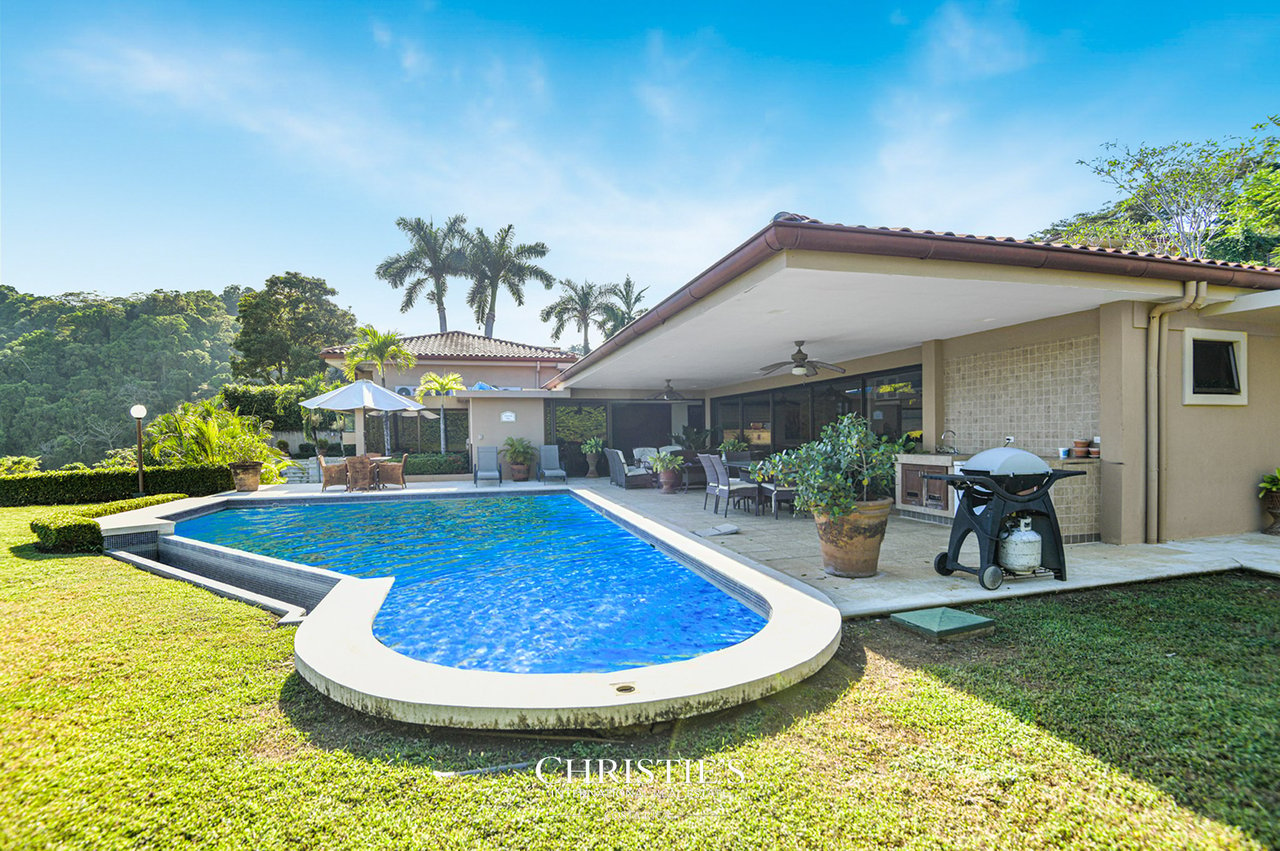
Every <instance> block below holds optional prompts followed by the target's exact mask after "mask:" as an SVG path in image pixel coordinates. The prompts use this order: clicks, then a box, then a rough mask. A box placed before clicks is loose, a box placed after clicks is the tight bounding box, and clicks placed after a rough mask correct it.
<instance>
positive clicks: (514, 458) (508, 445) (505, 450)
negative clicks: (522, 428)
mask: <svg viewBox="0 0 1280 851" xmlns="http://www.w3.org/2000/svg"><path fill="white" fill-rule="evenodd" d="M502 454H503V455H505V456H506V458H507V463H508V464H510V465H511V481H513V482H527V481H529V462H530V461H532V460H533V455H534V449H533V444H532V443H530V442H529V441H528V440H527V439H525V438H523V437H508V438H507V439H506V440H505V441H503V443H502Z"/></svg>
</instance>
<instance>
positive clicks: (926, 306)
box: [567, 268, 1168, 391]
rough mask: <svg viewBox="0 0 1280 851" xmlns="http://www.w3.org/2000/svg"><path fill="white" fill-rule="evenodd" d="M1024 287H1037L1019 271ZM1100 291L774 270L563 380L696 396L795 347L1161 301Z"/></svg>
mask: <svg viewBox="0 0 1280 851" xmlns="http://www.w3.org/2000/svg"><path fill="white" fill-rule="evenodd" d="M1026 275H1027V277H1028V278H1034V277H1039V276H1042V275H1043V273H1039V272H1038V271H1037V270H1027V271H1026ZM1101 282H1102V283H1100V284H1094V283H1092V282H1090V283H1088V284H1085V283H1080V284H1064V283H1062V282H1060V281H1058V280H1055V281H1054V282H1053V283H1052V284H1041V283H1034V282H1032V281H1029V280H1023V281H991V280H981V279H956V278H935V277H925V276H916V275H893V274H885V273H882V272H874V273H872V272H845V271H825V270H816V269H803V268H782V269H780V270H779V271H777V272H775V273H774V274H772V275H769V276H768V277H767V278H764V279H763V280H760V281H758V282H755V283H751V282H748V281H744V280H742V279H740V280H739V281H737V282H734V283H732V284H730V285H729V286H727V287H725V288H723V289H721V290H719V291H718V292H716V293H714V294H712V295H711V296H709V297H708V298H707V299H705V301H704V303H703V304H697V305H694V306H692V307H690V308H687V309H686V310H684V311H683V312H681V313H680V314H679V315H677V316H675V317H672V318H671V319H669V320H667V322H666V323H665V324H664V325H662V326H660V327H659V328H656V329H654V330H652V331H649V332H648V333H647V334H645V335H643V336H642V337H640V338H639V339H637V340H634V341H632V342H630V343H628V344H627V345H625V346H624V347H623V348H622V349H621V350H620V351H618V352H616V353H614V354H612V355H609V356H607V357H606V358H605V359H604V360H603V361H601V362H600V363H598V364H596V365H595V366H593V367H591V368H590V369H588V370H586V371H585V372H583V373H582V374H580V375H578V376H574V377H573V378H571V379H570V380H569V381H568V382H567V386H569V387H574V388H580V389H631V388H649V387H661V386H662V382H663V380H665V379H667V378H670V379H671V380H672V382H673V384H674V385H675V386H676V388H678V389H680V390H682V391H684V390H705V389H709V388H714V387H722V386H724V385H727V384H734V383H737V382H741V381H746V380H750V379H752V378H756V377H759V376H758V373H757V370H758V369H759V368H760V367H761V366H764V365H765V364H768V363H774V362H776V361H780V360H785V359H787V358H788V357H789V356H790V354H791V353H792V352H793V351H794V350H795V345H794V341H795V340H804V341H805V346H804V348H805V351H806V352H807V353H808V354H809V355H810V356H811V357H813V358H816V359H818V360H824V361H830V362H832V363H839V362H841V361H846V360H852V359H854V358H860V357H866V356H868V355H875V354H882V353H884V352H892V351H898V350H900V349H905V348H909V347H911V346H915V345H919V344H920V343H922V342H924V341H925V340H940V339H947V338H950V337H958V336H962V335H965V334H973V333H977V332H980V331H987V330H991V329H995V328H1002V327H1006V326H1009V325H1017V324H1019V323H1022V322H1030V321H1032V320H1036V319H1045V318H1048V317H1052V316H1060V315H1063V314H1067V313H1075V312H1078V311H1082V310H1090V309H1093V308H1096V307H1098V306H1099V305H1101V304H1106V303H1108V302H1112V301H1127V300H1137V301H1160V300H1164V299H1165V298H1167V297H1168V296H1167V295H1163V294H1161V295H1153V294H1154V293H1161V292H1162V289H1164V288H1162V287H1161V285H1160V284H1158V283H1153V282H1151V281H1143V280H1140V279H1134V280H1132V281H1127V280H1124V279H1116V278H1104V279H1101Z"/></svg>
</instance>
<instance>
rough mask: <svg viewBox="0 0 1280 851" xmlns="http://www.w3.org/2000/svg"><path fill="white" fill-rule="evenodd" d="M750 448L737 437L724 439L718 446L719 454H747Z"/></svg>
mask: <svg viewBox="0 0 1280 851" xmlns="http://www.w3.org/2000/svg"><path fill="white" fill-rule="evenodd" d="M750 449H751V446H750V445H749V444H748V443H747V442H746V441H745V440H742V439H740V438H737V437H726V438H725V439H724V442H722V443H721V444H720V454H721V455H723V454H724V453H726V452H747V451H748V450H750Z"/></svg>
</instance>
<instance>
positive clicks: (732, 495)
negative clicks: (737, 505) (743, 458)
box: [698, 455, 760, 517]
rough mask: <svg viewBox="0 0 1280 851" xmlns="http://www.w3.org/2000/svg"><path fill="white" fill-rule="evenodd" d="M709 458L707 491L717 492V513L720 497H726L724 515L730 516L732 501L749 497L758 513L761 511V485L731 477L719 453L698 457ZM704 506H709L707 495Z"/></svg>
mask: <svg viewBox="0 0 1280 851" xmlns="http://www.w3.org/2000/svg"><path fill="white" fill-rule="evenodd" d="M703 458H706V459H707V464H708V465H709V466H710V467H711V469H710V470H709V471H708V472H707V492H708V493H715V495H716V507H715V508H714V509H713V510H714V511H715V512H716V513H719V511H720V497H722V496H723V497H724V516H725V517H728V516H729V504H730V503H732V502H736V501H740V500H743V499H749V500H751V502H752V503H753V505H754V506H755V509H756V513H757V514H759V513H760V487H759V485H757V484H756V483H755V482H744V481H742V480H741V479H734V478H730V477H729V468H727V467H726V466H725V465H724V461H722V460H721V459H720V456H719V455H699V456H698V459H699V460H701V459H703ZM713 473H714V475H715V477H716V484H715V490H714V491H712V489H711V487H712V486H711V476H712V474H713ZM702 507H703V508H706V507H707V499H706V497H703V498H702Z"/></svg>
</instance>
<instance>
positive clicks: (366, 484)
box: [346, 455, 373, 491]
mask: <svg viewBox="0 0 1280 851" xmlns="http://www.w3.org/2000/svg"><path fill="white" fill-rule="evenodd" d="M346 464H347V490H349V491H367V490H370V489H371V488H372V487H373V464H371V463H370V462H369V456H368V455H353V456H352V457H350V458H348V459H347V461H346Z"/></svg>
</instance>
